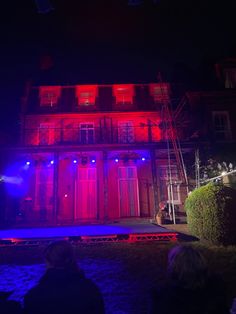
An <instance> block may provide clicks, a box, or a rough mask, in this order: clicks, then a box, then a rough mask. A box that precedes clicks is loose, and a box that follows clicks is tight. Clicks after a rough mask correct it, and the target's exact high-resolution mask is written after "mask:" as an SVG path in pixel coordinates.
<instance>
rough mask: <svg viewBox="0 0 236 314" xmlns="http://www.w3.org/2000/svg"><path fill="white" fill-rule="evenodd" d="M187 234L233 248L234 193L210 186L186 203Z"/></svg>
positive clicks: (235, 222) (235, 223)
mask: <svg viewBox="0 0 236 314" xmlns="http://www.w3.org/2000/svg"><path fill="white" fill-rule="evenodd" d="M185 209H186V213H187V222H188V226H189V231H190V232H191V233H192V234H193V235H194V236H196V237H198V238H199V239H202V240H207V241H210V242H211V243H214V244H225V245H228V244H236V190H235V189H232V188H230V187H226V186H224V185H222V184H215V183H209V184H207V185H205V186H202V187H200V188H199V189H196V190H194V191H193V192H192V193H191V194H190V195H189V196H188V198H187V199H186V201H185Z"/></svg>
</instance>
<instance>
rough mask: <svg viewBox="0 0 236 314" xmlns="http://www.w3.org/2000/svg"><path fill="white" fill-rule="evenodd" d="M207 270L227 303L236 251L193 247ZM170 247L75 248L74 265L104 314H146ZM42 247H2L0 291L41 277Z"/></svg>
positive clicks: (234, 283) (18, 290)
mask: <svg viewBox="0 0 236 314" xmlns="http://www.w3.org/2000/svg"><path fill="white" fill-rule="evenodd" d="M190 244H191V245H194V246H197V247H198V248H199V250H201V251H202V252H203V254H204V255H205V256H206V258H207V260H208V263H209V267H210V269H211V270H213V271H216V272H217V273H220V274H222V276H223V278H224V279H225V281H226V284H227V290H228V297H229V303H230V304H231V300H232V298H233V297H235V296H236V247H227V248H224V247H210V246H204V245H202V244H200V243H198V242H195V243H193V242H192V243H190ZM173 245H174V244H173V243H158V242H142V243H131V244H128V243H107V244H102V243H99V244H86V245H85V244H79V245H77V246H76V253H77V256H78V261H79V265H80V266H81V268H82V269H84V271H85V273H86V275H87V277H89V278H91V279H93V280H94V281H95V282H96V283H97V285H98V286H99V287H100V289H101V291H102V293H103V295H104V299H105V305H106V310H107V313H109V314H111V313H112V314H121V313H127V314H128V313H135V314H138V313H146V311H147V300H148V292H149V289H150V288H151V287H152V286H153V285H155V283H156V282H158V281H159V280H161V279H162V278H163V277H164V274H165V268H166V261H167V254H168V251H169V249H170V248H171V247H172V246H173ZM43 249H44V247H43V246H39V247H20V246H19V247H18V246H15V247H10V246H9V247H1V248H0V276H1V277H0V278H1V281H0V290H4V291H6V290H14V293H13V295H12V298H13V299H17V300H22V296H23V295H24V293H25V292H26V291H27V290H28V289H29V288H30V287H31V286H32V285H34V284H35V283H36V282H37V280H38V279H39V278H40V276H41V275H42V274H43V272H44V269H45V268H44V264H43V259H42V251H43Z"/></svg>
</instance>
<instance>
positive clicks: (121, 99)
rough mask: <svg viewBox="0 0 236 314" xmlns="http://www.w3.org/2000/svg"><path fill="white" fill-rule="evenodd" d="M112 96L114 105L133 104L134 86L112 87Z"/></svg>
mask: <svg viewBox="0 0 236 314" xmlns="http://www.w3.org/2000/svg"><path fill="white" fill-rule="evenodd" d="M113 95H114V96H115V98H116V103H122V104H124V103H131V104H132V103H133V97H134V85H133V84H122V85H113Z"/></svg>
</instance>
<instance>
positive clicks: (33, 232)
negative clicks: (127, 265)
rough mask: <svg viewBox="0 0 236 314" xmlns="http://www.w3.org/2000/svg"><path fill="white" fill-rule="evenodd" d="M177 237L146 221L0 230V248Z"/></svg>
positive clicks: (171, 232)
mask: <svg viewBox="0 0 236 314" xmlns="http://www.w3.org/2000/svg"><path fill="white" fill-rule="evenodd" d="M177 236H178V234H177V233H176V232H175V231H172V230H168V229H166V228H164V227H162V226H159V225H156V224H152V223H149V222H141V223H140V222H139V223H135V222H133V223H132V222H129V223H122V222H119V223H110V224H97V225H95V224H94V225H91V224H87V225H78V226H58V227H41V228H40V227H36V228H18V229H3V230H0V246H6V245H38V244H40V243H49V242H52V241H55V240H60V239H65V240H69V241H71V242H73V243H75V244H76V243H99V242H101V243H104V242H129V243H132V242H140V241H164V242H167V241H176V240H177Z"/></svg>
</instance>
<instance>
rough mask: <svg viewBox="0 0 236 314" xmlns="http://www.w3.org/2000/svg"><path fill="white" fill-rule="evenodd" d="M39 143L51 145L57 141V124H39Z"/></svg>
mask: <svg viewBox="0 0 236 314" xmlns="http://www.w3.org/2000/svg"><path fill="white" fill-rule="evenodd" d="M38 132H39V137H38V138H39V140H38V143H39V145H51V144H54V141H55V126H54V124H52V123H40V125H39V129H38Z"/></svg>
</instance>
